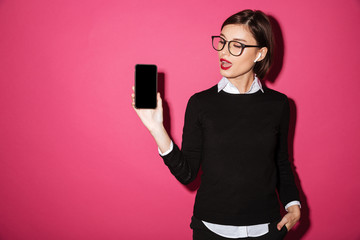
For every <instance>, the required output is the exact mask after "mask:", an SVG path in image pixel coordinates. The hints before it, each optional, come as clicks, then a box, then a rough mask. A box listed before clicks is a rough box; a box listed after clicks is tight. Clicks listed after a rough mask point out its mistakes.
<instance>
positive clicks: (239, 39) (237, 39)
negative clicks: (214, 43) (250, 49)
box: [220, 33, 247, 42]
mask: <svg viewBox="0 0 360 240" xmlns="http://www.w3.org/2000/svg"><path fill="white" fill-rule="evenodd" d="M220 36H223V37H224V38H226V37H225V35H224V34H222V33H220ZM234 40H236V41H243V42H247V41H246V40H245V39H241V38H234V39H233V40H231V41H234Z"/></svg>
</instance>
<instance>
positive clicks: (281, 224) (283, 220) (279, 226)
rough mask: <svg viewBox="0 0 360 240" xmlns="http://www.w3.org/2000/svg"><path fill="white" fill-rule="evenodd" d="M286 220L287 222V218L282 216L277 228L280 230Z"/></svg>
mask: <svg viewBox="0 0 360 240" xmlns="http://www.w3.org/2000/svg"><path fill="white" fill-rule="evenodd" d="M287 222H288V220H287V218H286V217H283V218H282V219H281V221H280V222H279V223H278V224H277V229H278V230H279V231H280V230H281V229H282V227H283V226H284V225H285V224H286V223H287Z"/></svg>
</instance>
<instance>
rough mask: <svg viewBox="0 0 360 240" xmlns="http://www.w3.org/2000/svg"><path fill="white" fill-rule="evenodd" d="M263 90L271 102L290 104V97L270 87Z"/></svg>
mask: <svg viewBox="0 0 360 240" xmlns="http://www.w3.org/2000/svg"><path fill="white" fill-rule="evenodd" d="M263 89H264V94H265V95H266V96H267V97H268V98H269V100H274V101H281V102H288V97H287V96H286V94H284V93H281V92H279V91H276V90H274V89H271V88H268V87H264V88H263Z"/></svg>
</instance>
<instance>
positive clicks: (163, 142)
mask: <svg viewBox="0 0 360 240" xmlns="http://www.w3.org/2000/svg"><path fill="white" fill-rule="evenodd" d="M149 131H150V133H151V135H152V136H153V138H154V140H155V142H156V144H157V145H158V148H159V149H160V151H161V152H166V151H167V150H169V148H170V144H171V139H170V137H169V134H168V133H167V131H166V129H165V128H164V125H162V124H161V125H159V126H157V127H154V128H153V129H151V130H149Z"/></svg>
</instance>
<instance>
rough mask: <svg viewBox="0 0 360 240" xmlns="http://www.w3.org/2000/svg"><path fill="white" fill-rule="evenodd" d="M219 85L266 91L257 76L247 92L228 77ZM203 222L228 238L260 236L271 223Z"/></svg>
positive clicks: (228, 88)
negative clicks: (237, 224)
mask: <svg viewBox="0 0 360 240" xmlns="http://www.w3.org/2000/svg"><path fill="white" fill-rule="evenodd" d="M217 87H218V92H220V91H224V92H227V93H231V94H252V93H256V92H257V91H259V90H260V91H262V92H263V93H264V90H263V88H262V85H261V82H260V80H259V79H258V78H257V77H256V76H255V78H254V80H253V82H252V84H251V86H250V89H249V90H248V91H247V92H245V93H240V92H239V90H238V89H237V88H236V87H235V86H234V85H233V84H232V83H231V82H230V81H229V80H228V79H227V78H226V77H223V78H222V79H221V80H220V81H219V83H218V84H217ZM173 146H174V144H173V142H172V141H171V143H170V149H169V150H168V151H166V152H164V153H162V152H161V151H160V149H158V151H159V154H160V155H161V156H165V155H167V154H169V153H170V152H171V151H172V150H173ZM293 205H299V206H301V205H300V202H299V201H292V202H289V203H288V204H286V206H285V209H286V211H287V209H288V208H289V207H291V206H293ZM202 222H203V223H204V225H205V226H206V227H207V228H208V229H209V230H210V231H212V232H214V233H216V234H217V235H220V236H222V237H227V238H246V237H259V236H262V235H265V234H266V233H268V232H269V224H270V223H264V224H257V225H251V226H230V225H222V224H215V223H209V222H205V221H202Z"/></svg>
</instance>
